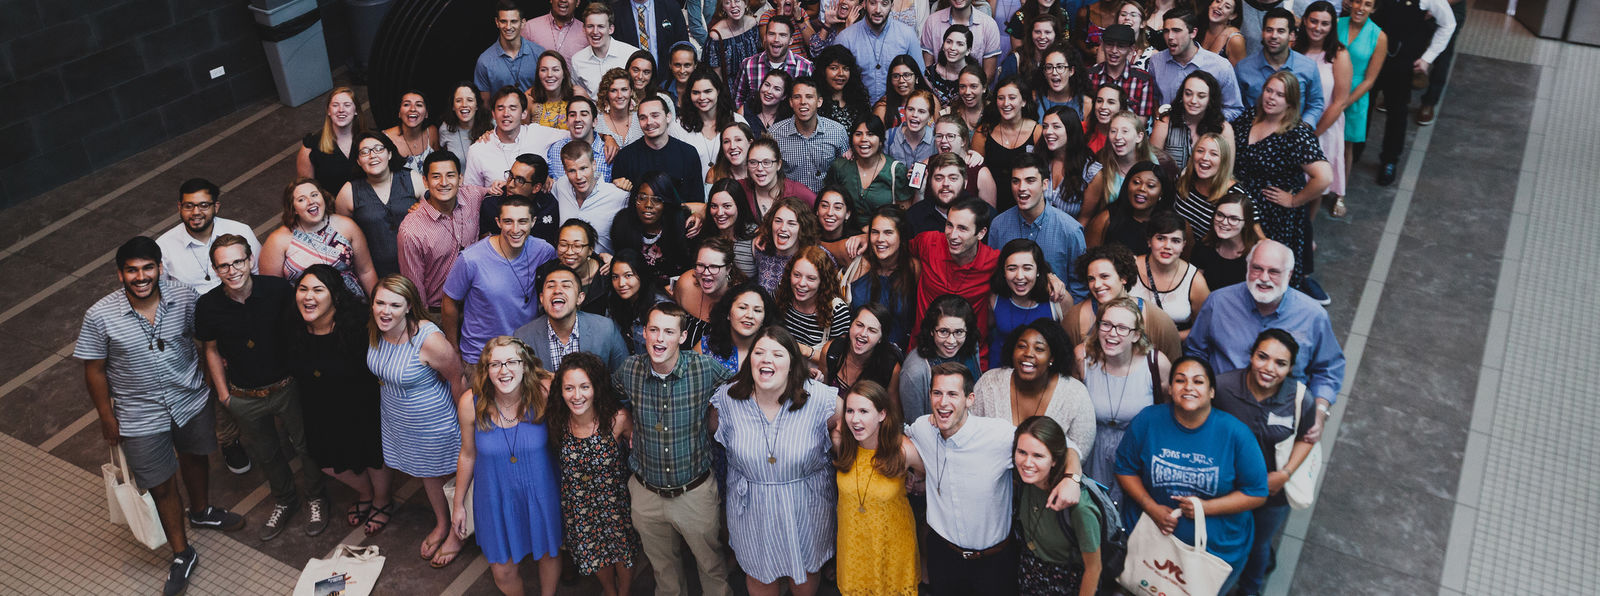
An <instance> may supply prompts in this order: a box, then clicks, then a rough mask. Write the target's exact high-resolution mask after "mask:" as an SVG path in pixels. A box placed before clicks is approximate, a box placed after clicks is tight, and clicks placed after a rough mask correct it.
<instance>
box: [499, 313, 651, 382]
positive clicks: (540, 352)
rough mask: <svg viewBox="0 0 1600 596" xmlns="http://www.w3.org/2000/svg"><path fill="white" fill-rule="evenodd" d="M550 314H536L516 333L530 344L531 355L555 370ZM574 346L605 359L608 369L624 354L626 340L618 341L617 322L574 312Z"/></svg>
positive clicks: (626, 347) (625, 356)
mask: <svg viewBox="0 0 1600 596" xmlns="http://www.w3.org/2000/svg"><path fill="white" fill-rule="evenodd" d="M549 324H550V317H549V316H547V315H539V316H538V317H536V318H534V319H533V320H532V321H529V322H528V324H527V325H523V326H522V327H520V328H518V329H517V332H516V334H515V335H516V337H517V339H520V340H522V342H523V343H526V344H528V347H530V348H533V355H535V356H538V357H539V360H540V362H541V363H542V364H543V365H544V369H545V370H548V371H550V372H555V371H556V367H555V366H554V365H553V364H552V363H553V361H552V360H551V359H550V336H549V331H548V329H549V327H548V325H549ZM576 327H577V329H578V347H579V348H580V350H581V351H584V352H588V353H590V354H594V355H596V356H599V357H600V359H601V360H603V361H605V363H606V366H607V367H608V368H610V369H612V370H616V368H617V367H619V366H622V361H623V360H627V358H628V344H627V343H626V342H624V341H622V335H621V334H620V333H618V332H617V324H616V323H614V322H612V321H611V319H607V318H605V317H602V316H600V315H594V314H589V313H586V312H583V311H579V312H578V322H577V324H576Z"/></svg>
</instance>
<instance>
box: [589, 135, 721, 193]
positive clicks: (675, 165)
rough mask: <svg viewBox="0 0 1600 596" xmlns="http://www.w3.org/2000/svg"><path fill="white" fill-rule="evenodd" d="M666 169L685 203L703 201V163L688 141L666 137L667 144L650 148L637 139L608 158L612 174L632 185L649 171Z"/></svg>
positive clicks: (636, 184) (664, 170)
mask: <svg viewBox="0 0 1600 596" xmlns="http://www.w3.org/2000/svg"><path fill="white" fill-rule="evenodd" d="M655 171H660V172H665V173H666V174H667V176H670V177H671V178H672V180H673V182H675V183H676V184H675V186H676V187H677V190H678V198H679V199H681V200H682V202H684V203H704V202H705V200H706V197H705V193H706V190H705V182H704V180H705V176H706V170H705V164H702V163H700V152H699V151H696V150H695V148H694V147H692V146H690V145H689V144H688V143H685V142H683V141H680V140H678V139H674V138H671V137H668V138H667V144H666V145H664V146H662V147H661V148H660V149H652V148H650V145H649V144H647V143H645V140H644V139H639V140H637V141H634V142H632V143H629V144H628V146H626V147H623V148H622V149H620V150H618V151H617V157H616V159H613V160H612V161H611V177H612V179H616V178H627V179H628V181H630V182H632V183H633V185H634V186H638V185H639V182H640V181H641V180H643V179H644V175H645V174H647V173H650V172H655Z"/></svg>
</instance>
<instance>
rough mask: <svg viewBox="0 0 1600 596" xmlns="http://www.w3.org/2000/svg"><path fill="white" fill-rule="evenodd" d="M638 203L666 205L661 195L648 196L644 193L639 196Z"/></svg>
mask: <svg viewBox="0 0 1600 596" xmlns="http://www.w3.org/2000/svg"><path fill="white" fill-rule="evenodd" d="M638 201H639V202H640V203H655V204H657V205H662V204H665V203H666V201H664V200H662V199H661V197H660V195H647V194H644V193H640V194H639V199H638Z"/></svg>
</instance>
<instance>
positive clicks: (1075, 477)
mask: <svg viewBox="0 0 1600 596" xmlns="http://www.w3.org/2000/svg"><path fill="white" fill-rule="evenodd" d="M1067 478H1068V479H1069V480H1072V481H1073V482H1076V483H1078V484H1080V485H1081V484H1083V473H1082V472H1079V473H1074V474H1067Z"/></svg>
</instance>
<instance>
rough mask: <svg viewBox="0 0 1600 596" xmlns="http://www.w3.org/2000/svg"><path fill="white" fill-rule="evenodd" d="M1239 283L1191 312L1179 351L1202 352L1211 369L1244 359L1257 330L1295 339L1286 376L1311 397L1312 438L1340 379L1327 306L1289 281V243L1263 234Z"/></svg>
mask: <svg viewBox="0 0 1600 596" xmlns="http://www.w3.org/2000/svg"><path fill="white" fill-rule="evenodd" d="M1247 262H1248V266H1247V267H1248V268H1247V269H1246V271H1245V280H1244V283H1241V284H1234V285H1231V286H1228V287H1225V288H1222V289H1220V290H1217V291H1214V292H1212V293H1211V296H1210V297H1209V298H1207V299H1206V303H1205V306H1203V307H1201V308H1200V313H1199V314H1198V315H1196V316H1195V321H1194V327H1192V328H1190V330H1189V339H1187V340H1185V341H1184V342H1183V352H1184V353H1185V354H1188V355H1190V356H1199V357H1201V358H1205V359H1206V361H1207V362H1208V363H1210V364H1211V368H1212V369H1214V370H1215V371H1216V373H1217V374H1219V375H1220V374H1222V373H1225V372H1228V371H1231V370H1237V369H1241V368H1245V367H1246V366H1249V365H1250V355H1251V354H1250V346H1251V345H1252V344H1253V343H1254V342H1255V338H1256V335H1257V334H1259V333H1261V330H1263V329H1268V328H1272V327H1276V328H1279V329H1283V330H1285V331H1288V332H1289V333H1290V334H1292V335H1294V339H1295V341H1297V342H1300V356H1299V357H1298V358H1295V363H1294V374H1293V375H1292V376H1291V379H1290V380H1294V381H1299V382H1302V383H1305V384H1306V390H1307V392H1308V393H1309V394H1310V395H1311V396H1312V397H1315V398H1316V399H1317V422H1316V425H1315V426H1313V427H1312V428H1311V431H1310V432H1308V433H1306V439H1307V440H1308V441H1311V442H1315V441H1316V440H1317V439H1319V438H1321V436H1322V423H1323V421H1325V420H1327V418H1328V411H1329V409H1330V408H1332V407H1333V402H1334V400H1336V399H1338V396H1339V386H1340V385H1341V384H1342V383H1343V382H1344V349H1343V348H1341V347H1339V341H1338V339H1336V338H1335V337H1334V335H1333V324H1332V323H1331V322H1329V321H1328V311H1326V310H1324V309H1323V308H1322V306H1321V305H1319V304H1317V302H1316V301H1315V300H1312V299H1311V297H1309V296H1306V295H1305V294H1302V293H1300V291H1299V290H1295V289H1291V288H1290V287H1289V272H1290V271H1293V270H1294V253H1293V252H1291V251H1290V250H1289V247H1287V246H1284V245H1283V244H1281V243H1278V242H1275V241H1272V240H1263V241H1261V242H1259V243H1257V244H1256V245H1255V248H1252V249H1250V255H1249V259H1248V260H1247Z"/></svg>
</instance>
